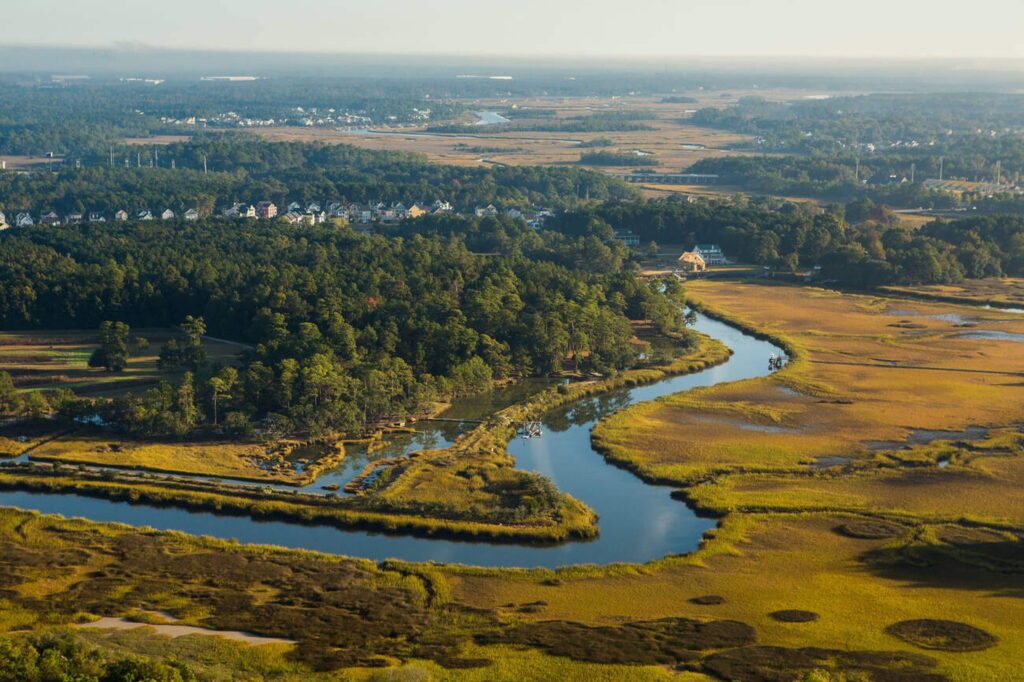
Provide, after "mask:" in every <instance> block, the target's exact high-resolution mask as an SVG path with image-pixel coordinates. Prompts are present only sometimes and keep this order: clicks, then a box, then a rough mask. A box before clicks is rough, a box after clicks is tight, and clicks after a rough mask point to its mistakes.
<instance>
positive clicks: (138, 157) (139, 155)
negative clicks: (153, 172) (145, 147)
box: [135, 152, 142, 168]
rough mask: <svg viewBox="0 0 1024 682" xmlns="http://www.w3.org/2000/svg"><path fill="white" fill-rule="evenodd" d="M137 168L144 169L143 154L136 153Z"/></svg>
mask: <svg viewBox="0 0 1024 682" xmlns="http://www.w3.org/2000/svg"><path fill="white" fill-rule="evenodd" d="M135 167H136V168H142V152H135Z"/></svg>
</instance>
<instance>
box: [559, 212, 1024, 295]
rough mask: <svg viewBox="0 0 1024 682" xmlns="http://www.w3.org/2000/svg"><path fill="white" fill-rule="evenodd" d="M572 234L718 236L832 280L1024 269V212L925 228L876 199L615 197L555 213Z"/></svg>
mask: <svg viewBox="0 0 1024 682" xmlns="http://www.w3.org/2000/svg"><path fill="white" fill-rule="evenodd" d="M552 228H553V229H558V230H561V231H563V232H564V233H566V234H569V235H586V234H610V233H611V232H612V231H614V230H623V229H631V230H632V231H633V232H635V233H636V234H638V235H639V236H640V238H641V240H642V241H643V242H645V243H646V242H650V241H653V242H656V243H663V244H665V243H667V244H685V245H687V246H690V245H692V244H695V243H709V242H710V243H717V244H720V245H721V246H722V248H723V250H724V251H725V252H726V253H727V254H728V255H729V256H730V257H731V258H733V259H736V260H739V261H741V262H751V263H758V264H761V265H765V266H769V267H772V268H780V269H783V270H790V271H796V270H798V269H799V268H811V267H814V266H819V265H820V266H821V268H822V271H821V277H822V278H824V279H826V280H831V281H835V282H838V283H841V284H848V285H852V286H858V287H870V286H878V285H883V284H891V283H897V282H899V283H915V284H937V283H948V282H956V281H959V280H961V279H963V278H965V277H970V278H978V277H994V276H1001V275H1012V276H1020V275H1022V274H1024V218H1022V217H1020V216H1016V215H1000V216H989V217H982V218H971V219H966V220H957V221H942V220H937V221H935V222H933V223H930V224H928V225H926V226H925V227H923V228H922V229H921V230H919V231H916V232H915V231H911V230H907V229H904V228H901V227H898V226H895V225H894V223H893V221H892V220H891V219H890V216H889V215H888V214H887V212H886V210H885V209H884V208H883V207H880V206H877V205H875V204H874V203H873V202H871V201H870V200H858V201H853V202H850V203H849V204H846V205H837V206H834V207H833V208H832V209H830V210H827V211H821V210H816V209H810V208H807V207H804V206H800V205H797V204H792V203H784V204H782V205H781V206H774V205H770V204H768V203H767V202H766V203H763V204H762V203H757V202H726V201H718V202H699V203H696V204H693V203H689V202H687V201H684V200H680V199H666V200H659V201H647V202H619V203H608V204H604V205H602V206H598V207H593V208H589V209H585V210H577V211H572V212H567V213H564V214H562V215H561V216H559V218H558V220H557V222H556V223H554V224H553V225H552Z"/></svg>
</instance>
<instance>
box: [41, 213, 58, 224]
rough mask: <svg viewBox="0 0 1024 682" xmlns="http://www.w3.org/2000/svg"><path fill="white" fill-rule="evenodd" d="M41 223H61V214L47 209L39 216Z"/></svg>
mask: <svg viewBox="0 0 1024 682" xmlns="http://www.w3.org/2000/svg"><path fill="white" fill-rule="evenodd" d="M39 224H40V225H60V216H59V215H57V213H56V212H55V211H47V212H46V213H42V214H40V216H39Z"/></svg>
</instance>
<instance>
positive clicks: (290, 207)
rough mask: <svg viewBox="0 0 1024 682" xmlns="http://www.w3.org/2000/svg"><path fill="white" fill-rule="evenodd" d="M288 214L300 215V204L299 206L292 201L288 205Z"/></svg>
mask: <svg viewBox="0 0 1024 682" xmlns="http://www.w3.org/2000/svg"><path fill="white" fill-rule="evenodd" d="M288 212H289V213H301V212H302V204H300V203H299V202H297V201H293V202H292V203H290V204H288Z"/></svg>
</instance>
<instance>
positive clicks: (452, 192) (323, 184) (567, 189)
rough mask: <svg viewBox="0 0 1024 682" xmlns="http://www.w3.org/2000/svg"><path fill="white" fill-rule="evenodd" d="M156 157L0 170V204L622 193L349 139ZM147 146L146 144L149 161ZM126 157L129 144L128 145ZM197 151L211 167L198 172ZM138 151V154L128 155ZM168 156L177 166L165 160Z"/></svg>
mask: <svg viewBox="0 0 1024 682" xmlns="http://www.w3.org/2000/svg"><path fill="white" fill-rule="evenodd" d="M156 153H158V154H159V160H160V164H161V166H162V167H159V168H156V167H154V168H149V167H143V168H124V167H120V166H118V167H114V168H108V167H104V166H98V167H96V166H94V167H84V168H80V169H75V168H71V167H66V168H64V169H62V170H61V171H60V172H59V173H56V174H52V175H51V174H48V173H37V174H32V175H19V174H14V173H0V209H6V210H7V212H8V213H13V212H14V211H17V210H31V211H33V212H37V211H43V210H49V209H54V210H57V211H58V212H64V211H72V210H76V211H100V212H105V213H107V217H108V219H109V218H110V217H111V215H112V214H113V213H114V212H116V211H118V210H121V209H125V210H128V211H132V210H141V209H149V210H153V211H157V210H162V209H164V208H171V209H172V210H175V211H179V212H180V211H183V210H184V209H186V208H193V207H198V208H199V209H200V212H201V213H205V214H209V213H211V212H212V211H213V210H214V209H215V208H216V207H222V206H224V205H226V204H229V203H231V202H235V201H239V202H256V201H260V200H264V199H266V200H270V201H275V202H277V203H278V204H279V205H281V206H283V205H285V204H286V203H287V202H290V201H299V202H300V203H303V204H304V203H305V202H308V201H319V202H323V201H328V200H332V199H337V200H348V201H356V202H366V201H371V200H372V201H378V200H379V201H384V202H399V201H401V202H405V203H407V204H408V203H412V202H414V201H433V200H435V199H443V200H446V201H450V202H452V203H453V204H455V205H456V207H457V208H459V209H472V208H473V207H475V206H480V205H483V206H486V205H487V204H495V205H498V206H520V207H526V206H532V205H540V206H565V205H570V204H572V203H575V202H576V201H577V200H578V199H579V198H582V197H587V196H589V197H590V198H591V199H610V198H623V197H627V196H630V195H631V194H632V193H633V190H632V188H630V187H629V186H628V185H626V184H625V183H622V182H621V181H619V180H616V179H614V178H609V177H607V176H605V175H603V174H601V173H594V172H591V171H587V170H583V169H578V168H545V167H537V166H517V167H513V166H498V167H494V168H465V167H458V166H441V165H435V164H431V163H428V162H427V160H426V158H424V157H420V156H417V155H412V154H403V153H396V152H377V151H368V150H363V149H358V148H356V147H351V146H348V145H326V144H301V143H270V142H262V141H260V140H258V139H257V138H254V137H251V136H247V135H211V136H204V137H202V138H199V139H196V140H194V141H192V142H188V143H180V144H174V145H170V146H167V147H165V148H161V149H159V150H157V151H156ZM153 156H154V150H148V149H147V150H145V152H144V158H143V165H144V166H148V163H149V161H150V158H152V157H153ZM133 157H134V153H133ZM204 158H205V162H206V167H207V169H209V170H210V171H211V172H209V173H203V170H202V169H203V163H204ZM136 160H137V159H136ZM172 161H173V162H174V165H175V166H176V168H175V169H173V170H172V169H171V168H170V167H169V166H170V165H171V163H172Z"/></svg>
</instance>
